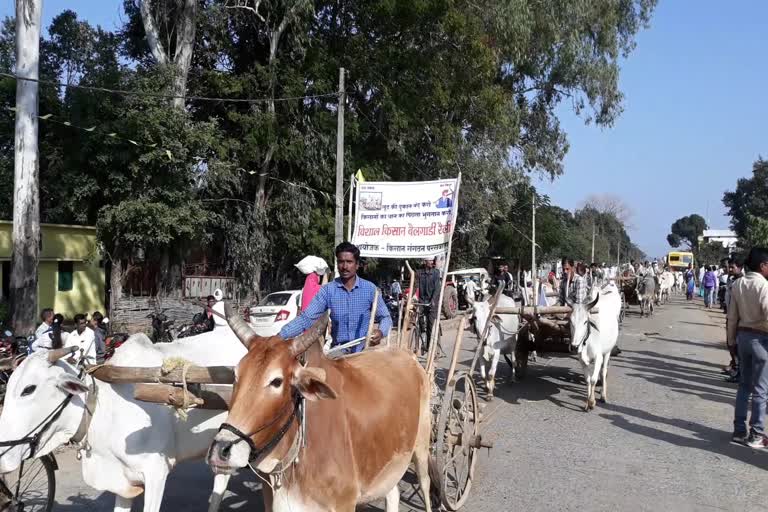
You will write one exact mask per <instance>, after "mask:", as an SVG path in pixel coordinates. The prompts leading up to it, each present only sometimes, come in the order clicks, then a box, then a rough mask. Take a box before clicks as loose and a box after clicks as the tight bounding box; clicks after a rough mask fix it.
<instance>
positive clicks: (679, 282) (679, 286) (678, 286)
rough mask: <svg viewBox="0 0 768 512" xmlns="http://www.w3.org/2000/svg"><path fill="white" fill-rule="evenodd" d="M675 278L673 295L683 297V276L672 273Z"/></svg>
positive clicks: (679, 273)
mask: <svg viewBox="0 0 768 512" xmlns="http://www.w3.org/2000/svg"><path fill="white" fill-rule="evenodd" d="M674 276H675V286H674V290H675V293H677V294H678V295H684V294H685V275H684V273H683V272H677V271H676V272H674Z"/></svg>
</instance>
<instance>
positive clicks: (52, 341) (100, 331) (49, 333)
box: [31, 308, 109, 364]
mask: <svg viewBox="0 0 768 512" xmlns="http://www.w3.org/2000/svg"><path fill="white" fill-rule="evenodd" d="M40 320H41V323H40V325H39V326H38V327H37V329H36V330H35V336H34V337H35V339H34V341H33V342H32V345H31V349H32V350H33V351H35V350H44V349H48V350H50V349H54V348H62V347H77V349H78V352H77V354H76V357H77V358H83V359H84V360H85V362H87V363H91V364H94V363H100V362H103V361H104V354H105V350H106V343H105V341H106V338H107V332H108V326H109V320H108V319H106V318H105V317H104V315H103V314H102V313H101V312H100V311H94V312H93V314H92V315H90V318H88V316H87V315H86V314H84V313H79V314H76V315H75V316H74V317H73V319H72V321H73V323H74V329H72V330H71V331H69V332H68V331H66V330H64V329H63V326H64V323H65V321H66V319H65V318H64V315H62V314H61V313H55V312H54V311H53V309H51V308H45V309H43V310H42V311H41V313H40Z"/></svg>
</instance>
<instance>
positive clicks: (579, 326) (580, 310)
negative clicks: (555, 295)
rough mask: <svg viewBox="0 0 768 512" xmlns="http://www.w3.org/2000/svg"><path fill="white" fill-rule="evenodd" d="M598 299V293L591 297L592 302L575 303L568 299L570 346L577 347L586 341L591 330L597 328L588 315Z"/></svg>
mask: <svg viewBox="0 0 768 512" xmlns="http://www.w3.org/2000/svg"><path fill="white" fill-rule="evenodd" d="M599 300H600V295H599V294H598V295H597V297H595V298H594V299H592V302H585V303H583V304H576V303H573V302H571V301H568V306H569V307H570V308H571V318H570V324H571V346H572V347H573V348H576V349H579V348H581V347H582V346H583V345H584V343H586V341H587V339H588V338H589V336H590V334H592V331H594V330H597V325H596V324H595V322H594V320H592V317H591V315H590V311H591V310H592V308H594V307H595V306H597V302H598V301H599Z"/></svg>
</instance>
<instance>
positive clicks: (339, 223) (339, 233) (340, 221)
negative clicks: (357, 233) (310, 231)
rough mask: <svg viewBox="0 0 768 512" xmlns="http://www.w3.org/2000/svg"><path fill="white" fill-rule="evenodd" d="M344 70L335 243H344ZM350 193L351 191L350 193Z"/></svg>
mask: <svg viewBox="0 0 768 512" xmlns="http://www.w3.org/2000/svg"><path fill="white" fill-rule="evenodd" d="M345 100H346V94H345V93H344V68H339V105H338V107H337V110H336V116H337V124H336V223H335V229H334V234H335V243H336V245H339V244H340V243H341V242H343V241H344V103H345ZM350 193H351V191H350Z"/></svg>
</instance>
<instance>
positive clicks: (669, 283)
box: [658, 271, 675, 304]
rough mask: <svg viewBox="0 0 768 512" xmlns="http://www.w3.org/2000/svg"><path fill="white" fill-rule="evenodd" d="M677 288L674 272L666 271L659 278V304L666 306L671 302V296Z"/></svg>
mask: <svg viewBox="0 0 768 512" xmlns="http://www.w3.org/2000/svg"><path fill="white" fill-rule="evenodd" d="M674 286H675V276H674V275H673V274H672V272H669V271H664V272H662V273H661V276H659V296H658V302H659V303H661V304H666V303H667V302H668V301H669V295H670V294H671V293H672V289H673V288H674Z"/></svg>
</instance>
